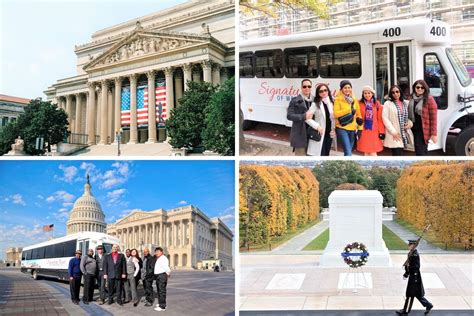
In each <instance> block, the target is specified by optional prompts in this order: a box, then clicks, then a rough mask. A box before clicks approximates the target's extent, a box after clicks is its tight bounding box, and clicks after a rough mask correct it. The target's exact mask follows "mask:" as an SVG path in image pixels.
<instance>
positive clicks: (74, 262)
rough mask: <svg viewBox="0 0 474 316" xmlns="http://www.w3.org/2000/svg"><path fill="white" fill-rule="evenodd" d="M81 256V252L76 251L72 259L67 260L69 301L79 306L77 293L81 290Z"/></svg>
mask: <svg viewBox="0 0 474 316" xmlns="http://www.w3.org/2000/svg"><path fill="white" fill-rule="evenodd" d="M81 255H82V251H80V250H76V253H75V256H74V258H72V259H71V260H69V266H68V273H69V289H70V291H71V301H72V302H73V303H74V304H76V305H79V291H80V290H81V278H82V272H81Z"/></svg>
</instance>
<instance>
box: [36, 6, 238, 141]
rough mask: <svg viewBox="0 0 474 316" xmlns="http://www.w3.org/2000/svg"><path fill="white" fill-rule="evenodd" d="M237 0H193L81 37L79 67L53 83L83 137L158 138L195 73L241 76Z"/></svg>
mask: <svg viewBox="0 0 474 316" xmlns="http://www.w3.org/2000/svg"><path fill="white" fill-rule="evenodd" d="M234 17H235V5H234V0H211V1H198V0H192V1H188V2H186V3H184V4H180V5H177V6H174V7H171V8H169V9H166V10H162V11H159V12H156V13H152V14H149V15H147V16H143V17H139V18H137V19H134V20H131V21H127V22H124V23H121V24H118V25H114V26H111V27H108V28H106V29H102V30H99V31H97V32H95V33H94V34H92V38H91V41H90V42H88V43H84V44H80V45H76V46H75V49H74V52H75V54H76V55H77V63H76V72H77V75H75V76H73V77H70V78H62V79H59V80H58V81H57V82H56V83H53V84H52V85H51V86H50V87H48V89H47V90H46V91H45V94H46V96H47V98H48V100H51V101H52V102H53V103H56V104H57V105H58V106H59V107H60V108H62V109H64V110H65V111H66V112H67V114H68V119H69V126H70V131H71V133H72V134H73V135H74V136H76V137H74V139H76V141H77V142H79V143H80V142H81V141H82V142H83V143H87V144H89V145H92V144H97V143H99V144H111V143H113V142H114V141H116V140H115V135H116V133H117V132H118V131H123V135H122V142H123V143H130V144H135V143H155V142H157V141H158V138H157V128H159V127H160V124H161V126H163V125H162V124H163V123H164V121H165V120H166V119H167V118H168V117H169V115H170V111H171V110H172V109H173V108H175V107H176V106H179V104H178V100H179V99H180V98H181V96H182V95H183V93H184V91H185V90H186V89H187V85H186V83H187V82H188V81H206V82H212V83H214V84H220V83H222V82H224V81H225V80H226V79H227V78H230V77H232V76H234V69H235V56H234V54H235V36H234V29H235V26H234V24H235V22H234Z"/></svg>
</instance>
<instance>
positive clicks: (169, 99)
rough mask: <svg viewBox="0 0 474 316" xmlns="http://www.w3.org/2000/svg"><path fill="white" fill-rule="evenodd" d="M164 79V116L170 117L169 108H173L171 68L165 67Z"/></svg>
mask: <svg viewBox="0 0 474 316" xmlns="http://www.w3.org/2000/svg"><path fill="white" fill-rule="evenodd" d="M165 79H166V107H167V110H166V113H167V114H166V117H167V118H169V117H170V113H171V110H172V109H173V108H174V93H173V68H171V67H167V68H165Z"/></svg>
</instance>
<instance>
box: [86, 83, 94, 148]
mask: <svg viewBox="0 0 474 316" xmlns="http://www.w3.org/2000/svg"><path fill="white" fill-rule="evenodd" d="M87 87H88V88H89V93H88V95H87V102H88V104H87V111H86V121H87V136H88V137H87V144H88V145H93V144H95V128H94V127H95V123H94V117H93V114H94V108H95V84H94V83H93V82H88V83H87Z"/></svg>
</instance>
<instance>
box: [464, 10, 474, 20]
mask: <svg viewBox="0 0 474 316" xmlns="http://www.w3.org/2000/svg"><path fill="white" fill-rule="evenodd" d="M462 20H463V21H472V20H474V9H466V10H463V11H462Z"/></svg>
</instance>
